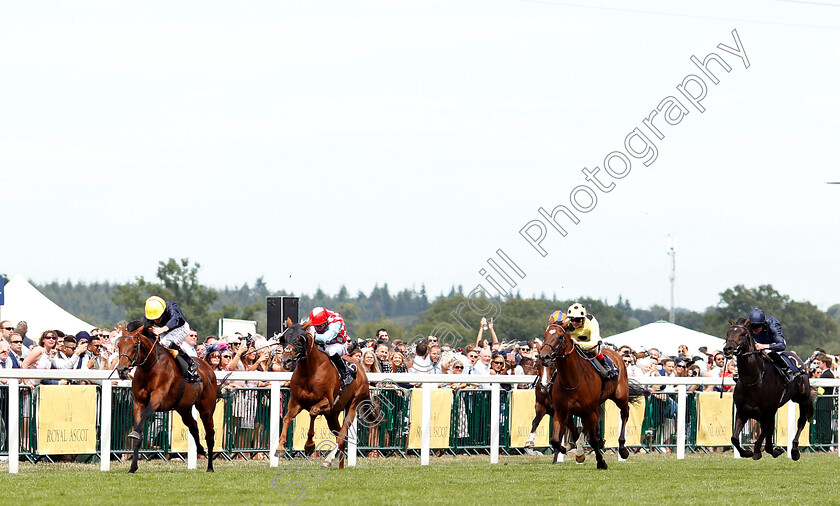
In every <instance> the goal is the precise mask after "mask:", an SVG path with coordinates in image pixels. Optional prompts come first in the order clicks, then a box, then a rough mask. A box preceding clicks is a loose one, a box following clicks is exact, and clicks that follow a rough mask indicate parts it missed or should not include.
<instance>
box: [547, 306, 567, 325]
mask: <svg viewBox="0 0 840 506" xmlns="http://www.w3.org/2000/svg"><path fill="white" fill-rule="evenodd" d="M565 319H566V313H564V312H563V311H560V310H559V309H558V310H557V311H555V312H553V313H551V314H550V315H548V324H549V325H552V324H554V323H557V322H562V321H563V320H565ZM557 324H558V325H560V324H559V323H557Z"/></svg>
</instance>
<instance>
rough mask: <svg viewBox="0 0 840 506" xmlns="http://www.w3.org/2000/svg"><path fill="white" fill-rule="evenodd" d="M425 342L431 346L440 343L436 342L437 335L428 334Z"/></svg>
mask: <svg viewBox="0 0 840 506" xmlns="http://www.w3.org/2000/svg"><path fill="white" fill-rule="evenodd" d="M426 344H428V345H429V347H430V348H431V347H432V346H435V345H439V344H440V343H438V337H437V336H436V335H434V334H429V337H427V338H426Z"/></svg>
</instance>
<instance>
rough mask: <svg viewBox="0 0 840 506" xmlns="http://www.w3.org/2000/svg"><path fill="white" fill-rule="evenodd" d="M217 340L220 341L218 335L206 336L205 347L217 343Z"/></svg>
mask: <svg viewBox="0 0 840 506" xmlns="http://www.w3.org/2000/svg"><path fill="white" fill-rule="evenodd" d="M217 342H219V338H217V337H216V336H207V337H206V338H204V346H205V348H206V347H207V346H210V345H211V344H216V343H217Z"/></svg>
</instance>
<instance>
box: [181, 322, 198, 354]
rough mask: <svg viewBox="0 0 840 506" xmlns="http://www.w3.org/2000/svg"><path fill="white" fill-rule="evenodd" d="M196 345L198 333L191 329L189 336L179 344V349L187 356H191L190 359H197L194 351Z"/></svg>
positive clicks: (196, 352)
mask: <svg viewBox="0 0 840 506" xmlns="http://www.w3.org/2000/svg"><path fill="white" fill-rule="evenodd" d="M197 345H198V332H196V331H195V330H193V329H190V332H189V334H187V337H186V339H184V342H183V343H181V349H182V350H183V351H184V353H186V354H187V355H189V356H191V357H192V358H198V351H197V350H196V346H197Z"/></svg>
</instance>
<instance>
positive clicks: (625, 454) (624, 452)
mask: <svg viewBox="0 0 840 506" xmlns="http://www.w3.org/2000/svg"><path fill="white" fill-rule="evenodd" d="M618 456H619V457H621V460H627V457H629V456H630V450H628V449H627V448H626V447H624V448H619V449H618Z"/></svg>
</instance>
